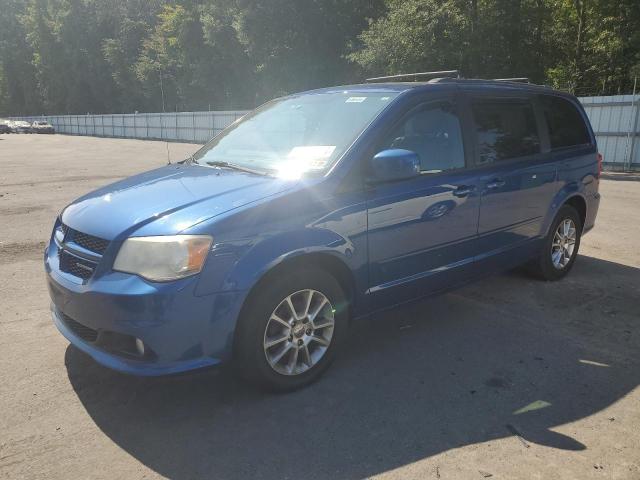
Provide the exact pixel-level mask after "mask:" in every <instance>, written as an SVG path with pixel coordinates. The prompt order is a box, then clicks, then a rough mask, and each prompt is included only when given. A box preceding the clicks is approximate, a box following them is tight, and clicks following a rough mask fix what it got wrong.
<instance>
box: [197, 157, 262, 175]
mask: <svg viewBox="0 0 640 480" xmlns="http://www.w3.org/2000/svg"><path fill="white" fill-rule="evenodd" d="M207 165H210V166H212V167H221V168H231V169H233V170H239V171H241V172H246V173H253V174H254V175H262V176H263V177H265V176H268V175H269V173H268V172H264V171H262V170H254V169H253V168H248V167H243V166H241V165H236V164H234V163H229V162H222V161H219V160H215V161H209V162H207Z"/></svg>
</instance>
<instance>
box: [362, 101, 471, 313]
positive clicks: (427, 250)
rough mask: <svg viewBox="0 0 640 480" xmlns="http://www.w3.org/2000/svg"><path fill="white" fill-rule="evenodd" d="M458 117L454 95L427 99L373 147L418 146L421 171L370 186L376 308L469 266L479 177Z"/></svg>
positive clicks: (441, 283) (462, 273)
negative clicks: (470, 167) (473, 170)
mask: <svg viewBox="0 0 640 480" xmlns="http://www.w3.org/2000/svg"><path fill="white" fill-rule="evenodd" d="M462 123H463V122H461V119H460V115H459V111H458V108H457V107H456V104H455V102H454V99H453V98H451V99H449V100H444V101H437V102H430V103H426V104H423V105H420V106H418V107H416V108H414V109H412V110H411V111H410V112H408V113H407V115H406V116H405V117H404V118H403V119H402V120H401V121H400V122H399V123H398V124H397V125H396V126H395V127H394V128H393V129H392V132H391V133H390V134H389V135H387V136H385V139H384V140H383V141H382V142H381V143H380V145H379V147H378V148H377V151H381V150H385V149H389V148H400V149H406V150H411V151H414V152H416V153H417V154H418V156H419V157H420V163H421V172H422V174H421V175H420V176H419V177H418V178H412V179H409V180H404V181H398V182H393V183H382V184H372V185H371V186H370V189H369V192H368V206H367V207H368V208H367V216H368V245H369V284H370V287H369V290H368V294H369V298H370V300H371V306H372V308H374V309H375V308H380V307H384V306H389V305H393V304H396V303H400V302H402V301H406V300H409V299H411V298H415V297H419V296H422V295H425V294H427V293H432V292H434V291H437V290H441V289H444V288H447V287H448V286H451V285H452V284H455V283H458V282H460V281H462V280H464V279H465V277H466V276H467V274H468V273H469V272H470V270H471V267H472V263H473V258H474V255H475V254H476V251H477V248H476V246H477V243H476V242H477V227H478V215H479V205H480V201H479V184H478V178H477V176H476V174H473V173H470V171H469V170H467V168H466V167H467V164H466V155H465V143H466V142H465V140H464V139H463V128H462Z"/></svg>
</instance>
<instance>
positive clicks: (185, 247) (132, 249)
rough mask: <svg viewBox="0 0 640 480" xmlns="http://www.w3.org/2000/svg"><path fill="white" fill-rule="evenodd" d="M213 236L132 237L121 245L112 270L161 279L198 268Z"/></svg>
mask: <svg viewBox="0 0 640 480" xmlns="http://www.w3.org/2000/svg"><path fill="white" fill-rule="evenodd" d="M212 241H213V239H212V238H211V237H209V236H207V235H174V236H166V237H165V236H161V237H132V238H129V239H127V240H125V242H124V243H123V244H122V247H121V248H120V251H119V252H118V256H117V257H116V261H115V263H114V265H113V269H114V270H118V271H119V272H126V273H133V274H136V275H140V276H141V277H144V278H146V279H148V280H152V281H156V282H164V281H168V280H176V279H178V278H184V277H188V276H189V275H194V274H196V273H198V272H199V271H200V270H202V266H203V265H204V261H205V260H206V258H207V253H208V252H209V247H211V242H212Z"/></svg>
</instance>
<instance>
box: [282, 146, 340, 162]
mask: <svg viewBox="0 0 640 480" xmlns="http://www.w3.org/2000/svg"><path fill="white" fill-rule="evenodd" d="M335 149H336V146H335V145H305V146H303V147H293V148H292V149H291V151H290V152H289V154H288V155H287V158H289V159H292V160H304V161H306V162H311V161H314V160H322V159H324V158H329V157H330V156H331V154H332V153H333V151H334V150H335ZM325 163H326V162H325Z"/></svg>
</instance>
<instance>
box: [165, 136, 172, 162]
mask: <svg viewBox="0 0 640 480" xmlns="http://www.w3.org/2000/svg"><path fill="white" fill-rule="evenodd" d="M165 145H166V146H167V165H171V155H170V154H169V142H165Z"/></svg>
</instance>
